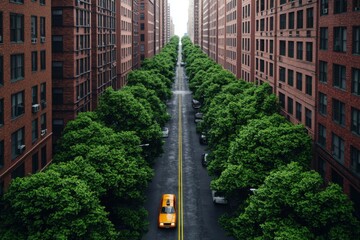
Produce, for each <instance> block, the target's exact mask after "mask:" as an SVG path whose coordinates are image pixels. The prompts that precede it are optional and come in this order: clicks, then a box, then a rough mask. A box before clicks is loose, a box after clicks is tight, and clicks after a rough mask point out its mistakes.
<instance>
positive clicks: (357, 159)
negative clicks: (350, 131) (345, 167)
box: [350, 146, 360, 175]
mask: <svg viewBox="0 0 360 240" xmlns="http://www.w3.org/2000/svg"><path fill="white" fill-rule="evenodd" d="M350 159H351V170H352V171H353V172H354V173H356V174H358V175H360V150H358V149H356V148H355V147H354V146H351V147H350Z"/></svg>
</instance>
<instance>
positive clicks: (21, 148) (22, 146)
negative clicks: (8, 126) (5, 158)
mask: <svg viewBox="0 0 360 240" xmlns="http://www.w3.org/2000/svg"><path fill="white" fill-rule="evenodd" d="M17 149H18V153H22V152H24V151H25V145H18V147H17Z"/></svg>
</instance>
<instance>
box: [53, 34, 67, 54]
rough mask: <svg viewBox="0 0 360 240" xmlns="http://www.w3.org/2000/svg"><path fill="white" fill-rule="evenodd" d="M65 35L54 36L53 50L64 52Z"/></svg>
mask: <svg viewBox="0 0 360 240" xmlns="http://www.w3.org/2000/svg"><path fill="white" fill-rule="evenodd" d="M63 51H64V49H63V36H56V35H53V36H52V52H53V53H61V52H63Z"/></svg>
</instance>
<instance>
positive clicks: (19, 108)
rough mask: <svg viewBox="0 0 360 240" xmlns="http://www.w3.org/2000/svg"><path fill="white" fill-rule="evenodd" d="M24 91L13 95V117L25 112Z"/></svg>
mask: <svg viewBox="0 0 360 240" xmlns="http://www.w3.org/2000/svg"><path fill="white" fill-rule="evenodd" d="M24 106H25V104H24V92H23V91H22V92H18V93H15V94H12V95H11V118H16V117H18V116H20V115H22V114H24V113H25V107H24Z"/></svg>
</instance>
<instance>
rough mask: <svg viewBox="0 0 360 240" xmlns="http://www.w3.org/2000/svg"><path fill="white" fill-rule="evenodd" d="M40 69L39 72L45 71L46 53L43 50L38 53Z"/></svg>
mask: <svg viewBox="0 0 360 240" xmlns="http://www.w3.org/2000/svg"><path fill="white" fill-rule="evenodd" d="M40 69H41V70H45V69H46V51H45V50H42V51H40Z"/></svg>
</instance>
